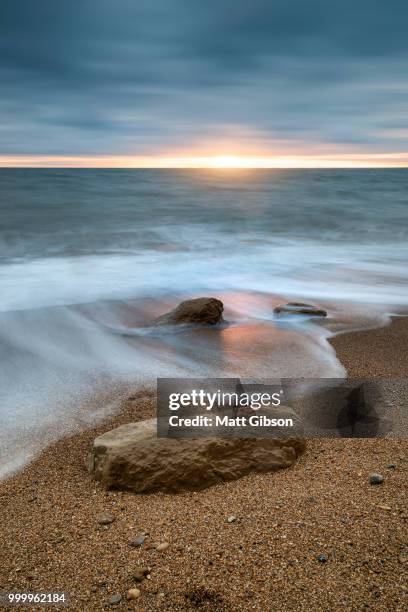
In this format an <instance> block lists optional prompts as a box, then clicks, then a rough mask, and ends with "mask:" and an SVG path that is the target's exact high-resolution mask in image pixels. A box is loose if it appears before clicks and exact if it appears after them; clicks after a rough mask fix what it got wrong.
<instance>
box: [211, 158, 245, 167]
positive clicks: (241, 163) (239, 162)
mask: <svg viewBox="0 0 408 612" xmlns="http://www.w3.org/2000/svg"><path fill="white" fill-rule="evenodd" d="M245 166H246V164H245V160H244V159H242V158H240V157H237V156H235V155H219V156H217V157H215V158H214V161H213V165H212V167H213V168H244V167H245Z"/></svg>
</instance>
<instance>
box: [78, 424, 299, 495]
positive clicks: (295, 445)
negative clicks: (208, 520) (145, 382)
mask: <svg viewBox="0 0 408 612" xmlns="http://www.w3.org/2000/svg"><path fill="white" fill-rule="evenodd" d="M156 425H157V423H156V419H149V420H146V421H141V422H138V423H128V424H126V425H122V426H120V427H118V428H116V429H113V430H111V431H108V432H107V433H105V434H103V435H101V436H99V437H98V438H96V439H95V441H94V444H93V447H92V452H91V454H90V456H89V462H88V469H89V471H90V472H91V473H93V474H94V476H95V478H96V480H99V481H101V482H102V483H103V484H104V485H105V486H106V487H108V488H116V489H124V490H130V491H133V492H135V493H150V492H154V491H162V492H167V493H177V492H179V491H187V490H193V491H194V490H200V489H205V488H206V487H209V486H211V485H214V484H217V483H220V482H224V481H229V480H236V479H237V478H240V477H242V476H245V475H246V474H249V473H250V472H271V471H275V470H278V469H280V468H285V467H289V466H290V465H292V464H293V462H294V461H295V460H296V458H297V456H298V455H299V454H300V453H301V452H302V451H303V450H304V448H305V441H304V440H303V439H301V438H299V437H295V436H293V437H291V438H284V439H282V438H272V437H268V438H258V437H254V438H238V437H230V438H221V437H216V438H207V437H205V438H195V439H186V438H178V439H175V438H157V435H156Z"/></svg>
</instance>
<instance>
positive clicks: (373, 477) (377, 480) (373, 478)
mask: <svg viewBox="0 0 408 612" xmlns="http://www.w3.org/2000/svg"><path fill="white" fill-rule="evenodd" d="M383 480H384V476H382V475H381V474H370V484H372V485H379V484H381V483H382V482H383Z"/></svg>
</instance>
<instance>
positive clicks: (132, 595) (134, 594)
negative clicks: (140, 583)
mask: <svg viewBox="0 0 408 612" xmlns="http://www.w3.org/2000/svg"><path fill="white" fill-rule="evenodd" d="M138 597H140V589H129V590H128V592H127V598H128V599H137V598H138Z"/></svg>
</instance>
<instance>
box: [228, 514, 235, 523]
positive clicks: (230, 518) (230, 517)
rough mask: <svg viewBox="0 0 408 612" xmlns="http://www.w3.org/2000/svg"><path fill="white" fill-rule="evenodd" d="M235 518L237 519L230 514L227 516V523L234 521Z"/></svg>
mask: <svg viewBox="0 0 408 612" xmlns="http://www.w3.org/2000/svg"><path fill="white" fill-rule="evenodd" d="M236 520H237V517H236V516H234V515H233V514H231V516H229V517H228V518H227V523H235V521H236Z"/></svg>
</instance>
